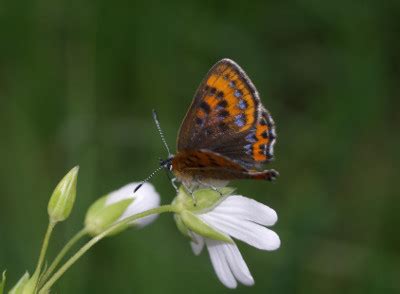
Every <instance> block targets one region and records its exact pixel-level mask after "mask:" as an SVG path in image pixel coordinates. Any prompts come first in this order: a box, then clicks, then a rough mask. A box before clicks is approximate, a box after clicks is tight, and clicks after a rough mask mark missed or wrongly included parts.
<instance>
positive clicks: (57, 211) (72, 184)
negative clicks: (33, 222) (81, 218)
mask: <svg viewBox="0 0 400 294" xmlns="http://www.w3.org/2000/svg"><path fill="white" fill-rule="evenodd" d="M78 172H79V166H75V167H74V168H73V169H71V170H70V171H69V172H68V173H67V174H66V175H65V176H64V178H63V179H62V180H61V181H60V182H59V183H58V185H57V187H56V188H55V189H54V191H53V194H52V195H51V197H50V201H49V204H48V206H47V212H48V213H49V217H50V221H51V222H53V223H56V222H61V221H64V220H65V219H67V218H68V217H69V215H70V214H71V211H72V208H73V206H74V203H75V197H76V182H77V179H78Z"/></svg>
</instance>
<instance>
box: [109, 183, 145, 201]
mask: <svg viewBox="0 0 400 294" xmlns="http://www.w3.org/2000/svg"><path fill="white" fill-rule="evenodd" d="M137 185H139V183H130V184H127V185H125V186H123V187H121V188H119V189H118V190H115V191H113V192H111V193H110V194H108V196H107V201H106V205H110V204H113V203H116V202H119V201H121V200H124V199H128V198H133V191H134V190H135V188H136V186H137Z"/></svg>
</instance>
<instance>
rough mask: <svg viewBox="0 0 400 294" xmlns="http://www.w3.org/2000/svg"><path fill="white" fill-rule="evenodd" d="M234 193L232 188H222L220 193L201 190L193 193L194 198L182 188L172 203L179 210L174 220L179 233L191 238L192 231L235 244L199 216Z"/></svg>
mask: <svg viewBox="0 0 400 294" xmlns="http://www.w3.org/2000/svg"><path fill="white" fill-rule="evenodd" d="M233 191H234V189H233V188H230V187H226V188H221V189H219V192H217V191H214V190H212V189H199V190H196V191H194V192H193V196H190V195H188V193H187V192H186V190H185V189H184V188H183V187H181V188H180V189H179V193H178V195H177V196H176V198H175V199H174V200H173V202H172V204H173V205H174V206H176V207H177V210H178V213H177V214H175V217H174V219H175V222H176V225H177V227H178V229H179V231H180V232H181V233H182V234H183V235H185V236H189V237H190V231H192V232H195V233H197V234H199V235H201V236H203V237H208V238H210V239H214V240H221V241H225V242H233V241H232V239H231V238H230V237H229V236H228V235H226V234H223V233H221V232H219V231H217V230H215V229H214V228H212V227H211V226H209V225H208V224H206V223H205V222H204V221H202V220H201V219H200V218H199V217H198V216H197V214H198V213H203V212H205V211H207V210H211V209H212V208H213V207H214V206H216V205H218V203H219V202H220V201H222V200H223V199H224V197H225V196H227V195H230V194H231V193H232V192H233Z"/></svg>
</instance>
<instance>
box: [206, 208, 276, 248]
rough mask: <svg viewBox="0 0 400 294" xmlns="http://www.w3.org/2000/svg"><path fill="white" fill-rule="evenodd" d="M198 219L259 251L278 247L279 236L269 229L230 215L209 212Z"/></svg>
mask: <svg viewBox="0 0 400 294" xmlns="http://www.w3.org/2000/svg"><path fill="white" fill-rule="evenodd" d="M199 217H200V218H201V219H202V220H203V221H205V222H206V223H207V224H209V225H210V226H213V227H214V228H215V229H217V230H219V231H221V232H222V233H225V234H228V235H230V236H232V237H234V238H236V239H239V240H241V241H243V242H246V243H247V244H249V245H251V246H254V247H256V248H258V249H261V250H275V249H278V248H279V246H280V239H279V236H278V235H277V234H276V233H275V232H273V231H272V230H270V229H267V228H265V227H263V226H261V225H259V224H256V223H253V222H251V221H246V220H240V219H237V218H235V217H234V216H232V215H227V214H221V213H215V212H214V211H209V212H207V213H204V214H200V215H199Z"/></svg>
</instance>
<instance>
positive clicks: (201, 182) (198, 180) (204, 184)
mask: <svg viewBox="0 0 400 294" xmlns="http://www.w3.org/2000/svg"><path fill="white" fill-rule="evenodd" d="M196 181H197V182H198V183H199V184H200V185H202V186H204V187H207V188H210V189H212V190H214V191H215V192H218V193H219V195H220V196H222V193H221V191H220V190H219V189H218V188H217V187H215V186H213V185H211V184H209V183H205V182H203V181H201V180H200V179H197V180H196Z"/></svg>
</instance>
